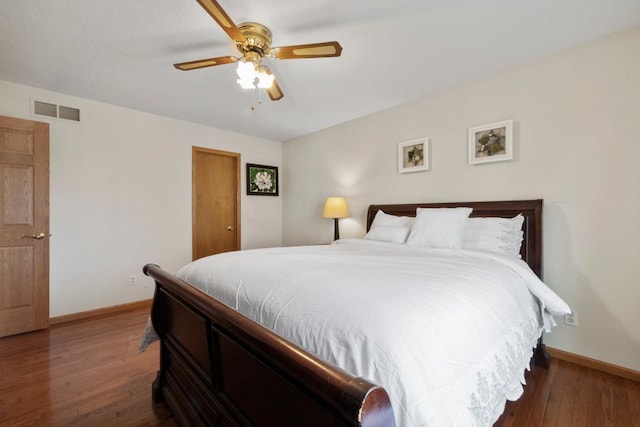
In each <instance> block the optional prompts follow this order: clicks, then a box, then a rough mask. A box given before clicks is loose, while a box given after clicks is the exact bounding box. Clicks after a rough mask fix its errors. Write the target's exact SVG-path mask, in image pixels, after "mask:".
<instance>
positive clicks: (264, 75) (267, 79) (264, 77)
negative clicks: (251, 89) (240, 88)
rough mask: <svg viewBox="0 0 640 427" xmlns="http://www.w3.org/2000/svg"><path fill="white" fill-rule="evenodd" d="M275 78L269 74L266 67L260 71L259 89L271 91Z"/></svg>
mask: <svg viewBox="0 0 640 427" xmlns="http://www.w3.org/2000/svg"><path fill="white" fill-rule="evenodd" d="M274 79H275V76H274V75H273V74H271V73H270V72H268V71H267V70H266V69H265V68H264V67H260V68H259V69H258V85H257V86H258V87H259V88H261V89H269V88H270V87H271V86H273V80H274Z"/></svg>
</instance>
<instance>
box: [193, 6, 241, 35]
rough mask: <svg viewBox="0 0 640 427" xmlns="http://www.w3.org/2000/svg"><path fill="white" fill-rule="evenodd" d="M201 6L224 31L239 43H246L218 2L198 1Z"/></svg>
mask: <svg viewBox="0 0 640 427" xmlns="http://www.w3.org/2000/svg"><path fill="white" fill-rule="evenodd" d="M197 1H198V3H200V6H202V8H203V9H204V10H206V11H207V13H208V14H209V15H211V17H212V18H213V19H214V20H215V21H216V22H217V23H218V25H220V27H222V29H223V30H224V31H225V32H226V33H227V34H228V35H229V37H231V39H232V40H233V41H235V42H237V43H245V42H246V41H247V40H246V39H245V37H244V36H243V35H242V33H241V32H240V30H239V29H238V27H236V24H234V23H233V21H232V20H231V18H229V15H227V12H225V11H224V9H223V8H222V7H221V6H220V5H219V4H218V2H217V1H216V0H197Z"/></svg>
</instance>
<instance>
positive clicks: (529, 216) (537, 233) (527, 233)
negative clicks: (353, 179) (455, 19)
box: [367, 199, 542, 278]
mask: <svg viewBox="0 0 640 427" xmlns="http://www.w3.org/2000/svg"><path fill="white" fill-rule="evenodd" d="M457 207H469V208H472V209H473V212H471V216H472V217H501V218H513V217H514V216H516V215H518V214H522V216H524V222H523V224H522V230H523V232H524V240H523V241H522V248H521V249H520V255H521V256H522V259H523V260H524V261H526V262H527V264H529V266H530V267H531V269H532V270H533V271H534V273H536V274H537V275H538V277H540V278H541V277H542V199H537V200H513V201H499V202H450V203H412V204H401V205H370V206H369V210H368V212H367V231H369V228H370V227H371V223H372V222H373V218H375V216H376V213H377V212H378V211H379V210H382V211H383V212H384V213H388V214H390V215H400V216H416V209H417V208H457Z"/></svg>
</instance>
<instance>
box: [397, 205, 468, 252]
mask: <svg viewBox="0 0 640 427" xmlns="http://www.w3.org/2000/svg"><path fill="white" fill-rule="evenodd" d="M471 211H472V209H471V208H418V209H417V213H416V221H415V223H414V224H413V227H412V228H411V233H410V234H409V237H408V238H407V244H408V245H411V246H426V247H429V248H443V249H460V248H461V247H462V231H463V230H464V224H465V223H466V222H467V218H468V217H469V214H470V213H471Z"/></svg>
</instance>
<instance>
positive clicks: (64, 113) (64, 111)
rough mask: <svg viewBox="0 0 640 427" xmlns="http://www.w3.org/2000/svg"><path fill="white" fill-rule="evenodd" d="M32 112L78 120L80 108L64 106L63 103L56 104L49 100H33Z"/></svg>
mask: <svg viewBox="0 0 640 427" xmlns="http://www.w3.org/2000/svg"><path fill="white" fill-rule="evenodd" d="M33 114H35V115H39V116H47V117H54V118H59V119H64V120H71V121H74V122H79V121H80V110H79V109H78V108H72V107H65V106H63V105H60V106H58V105H56V104H51V103H49V102H42V101H36V100H34V101H33Z"/></svg>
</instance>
